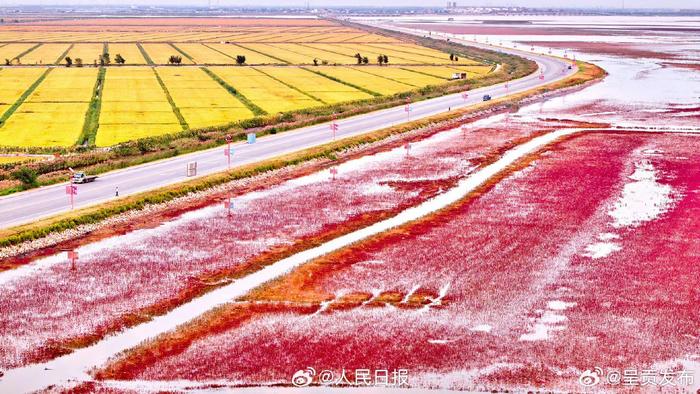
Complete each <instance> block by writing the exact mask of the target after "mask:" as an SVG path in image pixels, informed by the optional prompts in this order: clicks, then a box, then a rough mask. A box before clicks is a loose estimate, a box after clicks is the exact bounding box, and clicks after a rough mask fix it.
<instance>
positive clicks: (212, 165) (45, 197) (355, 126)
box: [0, 26, 576, 228]
mask: <svg viewBox="0 0 700 394" xmlns="http://www.w3.org/2000/svg"><path fill="white" fill-rule="evenodd" d="M386 27H387V28H389V29H394V30H398V31H403V32H407V33H411V34H424V32H419V31H416V30H409V29H402V28H398V27H394V26H386ZM435 38H437V39H445V37H444V36H443V37H435ZM450 39H451V40H453V41H456V42H460V43H464V44H466V45H472V46H479V47H484V48H489V49H492V50H501V51H503V52H507V53H511V54H515V55H520V56H524V57H527V58H529V59H531V60H534V61H536V62H537V64H538V66H539V71H537V72H535V73H533V74H531V75H529V76H526V77H524V78H521V79H518V80H514V81H510V82H508V85H507V87H506V86H505V85H506V84H505V83H501V84H497V85H492V86H488V87H484V88H480V89H474V90H471V91H469V97H468V98H467V99H466V100H465V99H464V98H463V97H462V95H461V94H460V93H457V94H451V95H448V96H442V97H437V98H434V99H430V100H425V101H419V102H416V103H412V104H411V111H410V119H411V120H414V119H420V118H425V117H428V116H432V115H435V114H438V113H441V112H445V111H447V110H448V108H461V107H465V106H469V105H473V104H476V103H478V102H480V101H481V100H482V97H483V95H485V94H489V95H491V96H492V97H493V98H494V99H495V98H499V97H503V96H507V95H510V94H514V93H518V92H522V91H525V90H529V89H532V88H534V87H537V86H540V85H544V84H548V83H551V82H553V81H556V80H559V79H562V78H564V77H566V76H568V75H570V74H572V73H574V72H576V70H575V68H574V69H572V70H568V69H567V67H568V65H569V63H568V62H567V61H566V60H564V59H558V58H554V57H550V56H545V55H539V54H535V53H527V52H523V51H519V50H514V49H506V48H500V47H492V46H488V45H483V44H475V43H473V42H468V41H463V40H459V39H456V38H454V37H450ZM540 73H541V74H542V75H543V76H544V78H543V79H540ZM406 121H407V113H406V112H405V109H404V106H403V105H401V106H398V107H393V108H388V109H384V110H379V111H375V112H370V113H367V114H363V115H357V116H353V117H350V118H345V119H340V120H338V121H337V124H338V131H337V133H336V136H337V138H338V139H341V138H346V137H352V136H356V135H360V134H363V133H367V132H371V131H375V130H379V129H382V128H385V127H388V126H392V125H396V124H400V123H403V122H406ZM332 140H333V135H332V132H331V130H330V125H329V123H323V124H318V125H314V126H309V127H304V128H300V129H296V130H291V131H287V132H284V133H280V134H276V135H270V136H265V137H261V138H259V139H258V140H257V142H256V143H255V144H251V145H248V144H245V143H236V144H233V145H232V146H233V147H234V154H233V156H232V160H231V166H232V167H235V166H240V165H244V164H249V163H253V162H256V161H261V160H265V159H268V158H272V157H275V156H279V155H282V154H286V153H290V152H294V151H298V150H302V149H306V148H310V147H313V146H317V145H322V144H325V143H328V142H331V141H332ZM189 162H197V166H198V174H197V175H198V176H203V175H208V174H212V173H215V172H220V171H224V170H226V169H227V160H226V157H225V156H224V148H223V147H218V148H214V149H209V150H205V151H199V152H195V153H190V154H186V155H182V156H177V157H174V158H169V159H164V160H160V161H156V162H152V163H147V164H143V165H138V166H133V167H129V168H126V169H122V170H117V171H112V172H109V173H106V174H102V175H101V176H100V177H99V179H97V181H96V182H94V183H89V184H84V185H78V194H77V196H76V197H75V207H76V208H83V207H87V206H91V205H96V204H100V203H103V202H105V201H109V200H113V199H115V194H116V193H115V191H116V189H117V187H118V188H119V196H120V197H123V196H128V195H132V194H136V193H139V192H143V191H147V190H152V189H156V188H159V187H163V186H166V185H170V184H174V183H178V182H182V181H186V180H188V179H192V178H191V177H187V175H186V168H187V163H189ZM65 186H66V184H65V183H63V184H57V185H52V186H46V187H41V188H39V189H34V190H29V191H26V192H21V193H16V194H13V195H9V196H6V197H2V198H0V228H6V227H11V226H15V225H20V224H24V223H29V222H32V221H35V220H38V219H41V218H45V217H49V216H52V215H56V214H60V213H63V212H67V211H69V210H70V209H71V207H70V204H69V199H68V196H67V195H66V194H65Z"/></svg>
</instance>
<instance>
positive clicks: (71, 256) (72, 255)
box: [63, 249, 78, 271]
mask: <svg viewBox="0 0 700 394" xmlns="http://www.w3.org/2000/svg"><path fill="white" fill-rule="evenodd" d="M63 251H64V252H66V256H67V257H68V261H70V270H71V271H75V262H76V261H78V252H76V251H75V250H72V249H64V250H63Z"/></svg>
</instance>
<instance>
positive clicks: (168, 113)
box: [95, 66, 182, 146]
mask: <svg viewBox="0 0 700 394" xmlns="http://www.w3.org/2000/svg"><path fill="white" fill-rule="evenodd" d="M181 130H182V126H181V125H180V123H179V121H178V119H177V117H176V116H175V114H174V113H173V110H172V107H171V106H170V103H169V102H168V98H167V96H166V95H165V92H164V91H163V88H161V86H160V84H159V83H158V79H157V78H156V74H155V73H154V72H153V70H152V69H151V68H150V67H128V66H127V67H118V68H114V67H113V68H109V69H107V72H106V74H105V84H104V90H103V92H102V108H101V111H100V121H99V127H98V129H97V138H96V140H95V144H96V145H97V146H109V145H114V144H117V143H119V142H124V141H129V140H132V139H137V138H142V137H149V136H155V135H160V134H166V133H172V132H176V131H181Z"/></svg>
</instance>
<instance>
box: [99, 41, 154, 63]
mask: <svg viewBox="0 0 700 394" xmlns="http://www.w3.org/2000/svg"><path fill="white" fill-rule="evenodd" d="M107 50H108V51H109V55H110V56H111V58H112V61H114V57H115V56H117V55H118V54H119V55H121V56H122V57H123V58H124V60H125V61H126V63H125V64H146V59H144V58H143V55H142V54H141V51H140V50H139V48H138V47H137V46H136V44H109V46H108V48H107Z"/></svg>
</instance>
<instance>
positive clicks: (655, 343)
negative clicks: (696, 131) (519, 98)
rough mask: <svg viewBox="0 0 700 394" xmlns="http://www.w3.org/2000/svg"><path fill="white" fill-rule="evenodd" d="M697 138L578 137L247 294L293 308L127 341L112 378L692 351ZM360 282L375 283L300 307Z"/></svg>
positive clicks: (259, 375) (485, 367) (613, 360)
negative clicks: (471, 192)
mask: <svg viewBox="0 0 700 394" xmlns="http://www.w3.org/2000/svg"><path fill="white" fill-rule="evenodd" d="M698 148H700V139H699V137H697V136H694V135H684V134H660V133H659V134H657V133H629V132H614V131H610V132H593V133H589V134H585V135H579V136H575V137H572V138H570V139H568V140H565V141H563V142H561V143H559V144H556V145H555V146H552V147H551V148H550V149H547V150H546V151H544V152H542V153H541V154H540V155H539V156H535V157H532V158H531V160H530V161H528V162H525V163H523V164H522V165H521V168H519V169H516V170H515V171H514V172H513V173H512V174H510V175H508V176H506V177H505V178H504V179H502V180H501V181H500V182H499V183H497V184H495V185H494V186H491V187H489V188H488V189H487V190H483V191H482V192H480V193H478V194H477V195H475V196H474V197H473V198H472V199H468V200H466V201H465V202H463V203H461V204H459V205H458V206H455V207H453V208H451V209H449V210H447V211H444V212H441V213H438V214H436V215H434V216H432V217H430V218H426V219H425V220H421V221H419V222H417V223H414V224H411V225H408V226H406V227H404V228H401V229H397V230H396V231H392V232H390V233H387V234H385V235H382V236H379V237H376V238H374V239H371V240H368V241H365V242H362V243H360V244H358V245H356V246H353V247H350V248H348V249H345V250H343V251H340V252H337V253H334V254H332V255H330V256H328V257H326V258H322V259H320V260H316V261H314V262H311V263H309V264H306V265H304V266H302V267H300V268H299V269H297V270H296V271H294V272H293V273H292V274H290V275H288V276H287V277H284V278H282V279H280V280H278V281H276V282H274V283H272V284H270V285H268V286H265V287H264V288H263V289H260V290H259V291H257V292H254V293H253V294H252V295H251V296H250V297H248V298H247V299H246V300H244V301H243V302H242V303H241V304H240V305H241V307H244V305H246V303H247V302H255V303H263V304H264V303H266V302H274V303H279V301H280V300H289V302H291V303H290V304H288V305H290V306H289V308H288V309H287V310H286V311H285V310H282V311H277V312H274V311H269V312H256V313H254V314H253V315H254V316H256V317H255V318H254V319H252V320H250V321H248V322H246V323H243V324H242V325H240V326H236V327H235V328H232V329H230V330H225V331H223V332H211V333H210V335H205V336H202V337H201V338H199V339H197V340H195V341H192V342H191V343H189V345H188V346H186V347H184V348H182V349H180V350H179V351H177V352H174V353H170V354H168V356H164V357H154V358H151V359H149V362H148V363H143V364H141V365H137V366H134V365H133V364H130V363H129V354H127V355H126V357H125V358H124V359H122V360H117V361H116V362H115V363H114V364H113V365H111V366H110V369H109V371H110V373H109V376H110V378H127V379H132V378H133V379H145V380H158V381H173V380H179V379H185V380H191V381H205V382H206V381H219V380H225V381H230V382H237V383H236V384H244V385H251V384H252V385H257V384H274V383H283V384H285V383H286V384H288V382H289V381H290V378H291V376H292V374H293V373H294V372H295V371H297V370H299V369H303V368H305V367H307V366H312V367H313V368H315V369H316V370H324V369H327V370H330V371H333V372H334V373H336V374H340V372H341V371H342V369H346V370H350V371H352V370H356V369H364V368H368V369H372V370H376V369H394V368H405V369H408V370H409V371H410V383H411V385H413V386H418V387H444V388H455V389H467V390H505V389H512V388H517V387H538V388H545V389H555V390H577V389H580V388H581V386H578V377H579V375H580V374H581V373H582V372H583V371H584V370H587V369H592V368H593V367H595V366H599V367H601V368H606V369H611V368H612V369H623V368H635V369H638V370H642V369H644V368H658V367H659V366H660V365H666V363H669V362H674V360H694V359H696V358H697V357H698V352H699V351H700V349H698V348H697V344H696V342H694V339H693V338H694V336H695V334H696V333H695V330H696V328H697V327H698V325H699V324H700V321H699V320H700V317H699V316H698V313H697V310H696V308H693V305H694V304H693V303H694V302H696V301H697V300H698V297H700V292H699V291H698V290H697V289H698V288H700V287H699V285H700V283H699V282H700V279H699V278H700V272H697V270H698V268H697V267H696V266H695V264H694V262H695V261H697V258H698V256H699V254H700V241H699V240H698V239H697V237H694V236H693V234H696V233H697V231H698V226H700V220H698V219H697V218H698V215H697V213H698V209H700V201H699V200H698V199H699V198H700V178H698V177H697V176H696V175H695V174H697V173H698V171H700V153H698V152H700V149H698ZM640 192H643V193H644V196H645V198H641V199H640V198H639V197H640V195H639V193H640ZM421 292H425V293H426V294H430V296H429V297H428V298H426V302H425V303H424V304H423V305H422V306H419V307H412V308H404V307H401V303H402V301H403V300H402V301H399V302H398V303H397V302H391V303H389V302H384V303H382V302H374V303H372V302H371V300H372V299H373V298H375V299H376V298H378V297H379V295H380V294H384V293H393V294H397V295H399V297H403V298H404V299H405V300H408V299H410V296H411V294H418V293H421ZM351 293H354V294H367V295H368V296H367V297H369V298H364V301H362V302H355V303H354V304H353V305H352V307H348V308H336V309H333V308H328V307H326V308H324V307H323V305H322V304H320V305H319V304H317V305H318V307H317V309H316V312H313V313H312V312H307V313H299V312H295V311H294V308H293V307H292V305H294V303H298V302H302V299H303V300H306V301H309V300H311V301H312V303H313V302H316V301H313V299H314V297H313V296H310V295H312V294H315V295H316V296H315V298H316V300H330V303H331V305H332V303H333V302H334V301H335V302H338V303H342V302H344V300H346V297H345V295H347V294H351ZM297 294H298V295H302V296H301V298H299V297H297V296H296V295H297ZM268 300H270V301H268ZM693 300H695V301H693ZM218 318H220V319H221V318H225V315H223V316H219V317H218ZM186 332H189V333H192V332H195V333H196V332H197V324H194V325H193V326H192V327H190V328H189V329H188V330H187V331H186ZM166 341H167V336H166ZM150 346H152V348H153V349H157V348H158V347H157V343H156V345H154V344H151V345H150ZM148 349H149V345H147V346H145V350H144V349H141V351H143V352H145V353H148ZM152 354H157V352H155V353H154V352H152ZM234 354H235V356H233V355H234ZM131 361H133V360H131ZM125 365H130V366H131V368H130V369H128V370H129V372H128V373H127V372H126V369H124V374H123V375H120V366H121V367H122V368H123V367H124V366H125Z"/></svg>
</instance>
